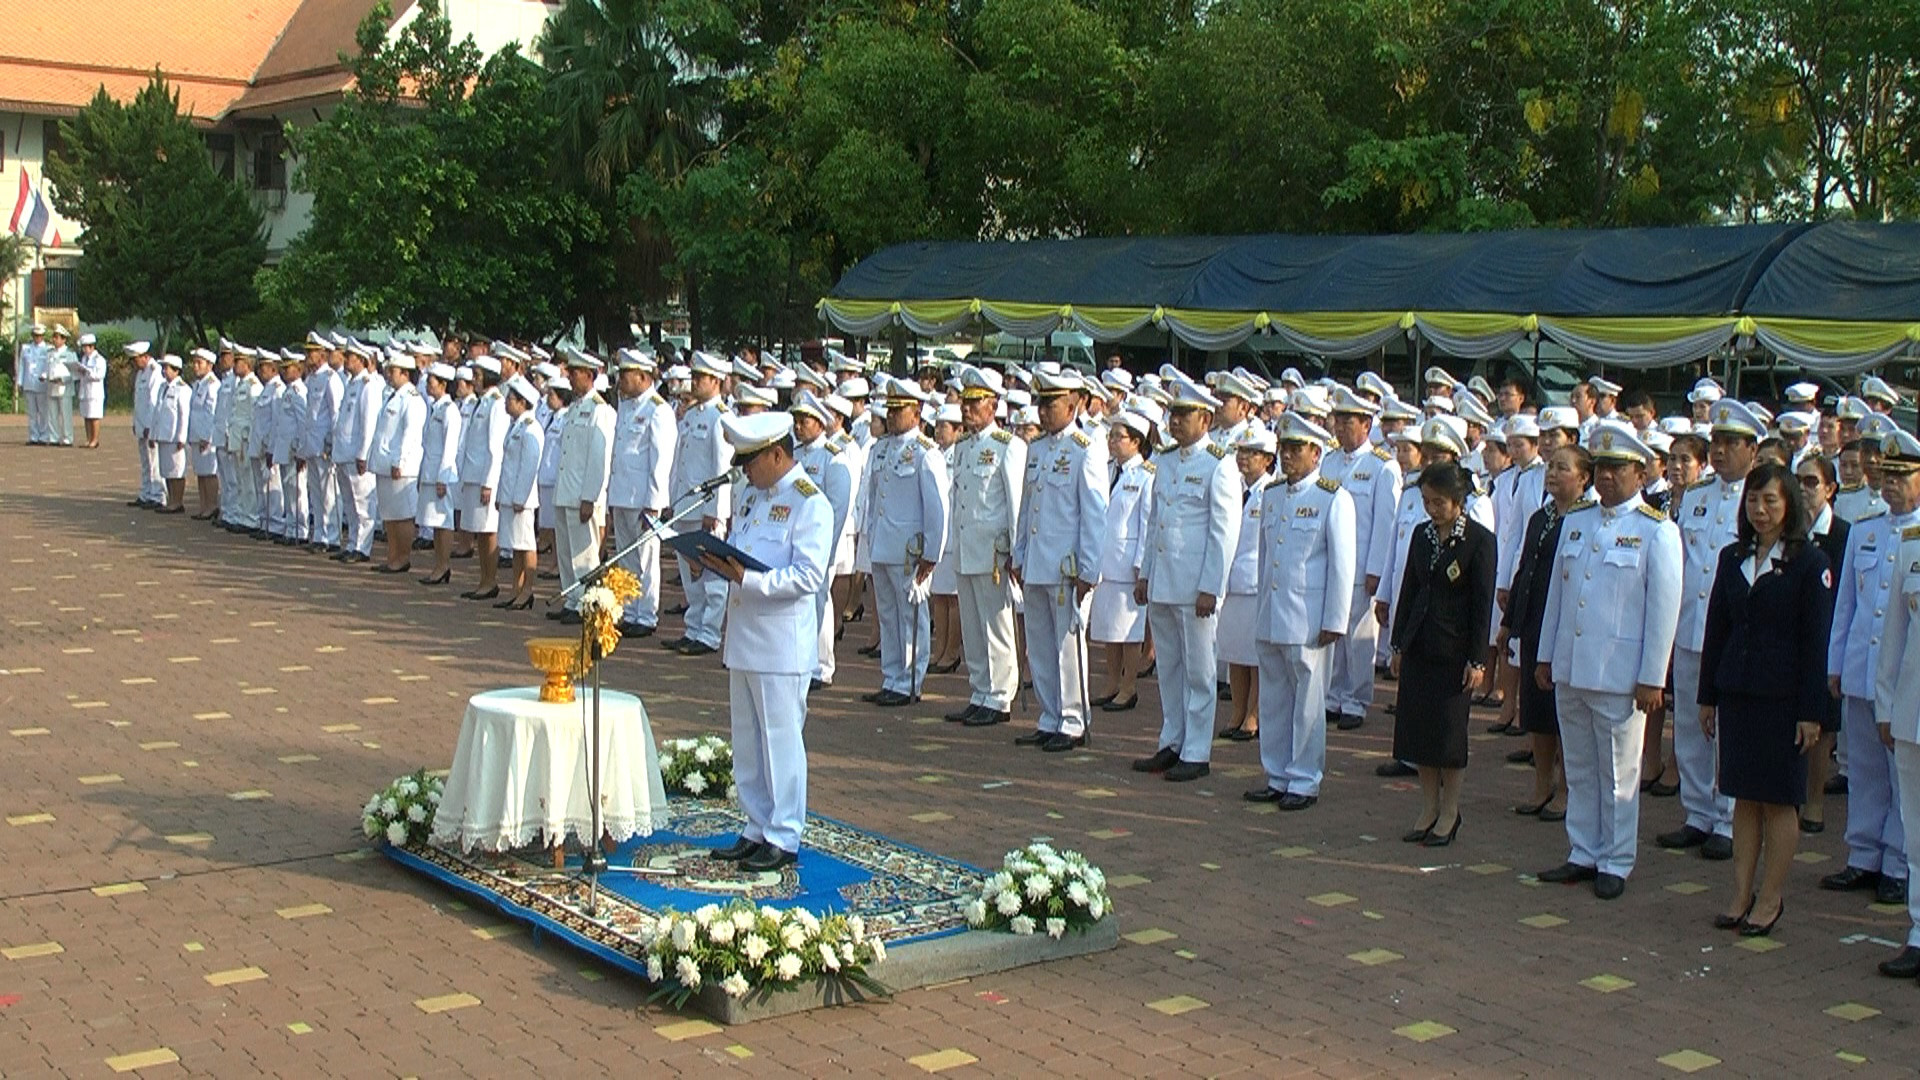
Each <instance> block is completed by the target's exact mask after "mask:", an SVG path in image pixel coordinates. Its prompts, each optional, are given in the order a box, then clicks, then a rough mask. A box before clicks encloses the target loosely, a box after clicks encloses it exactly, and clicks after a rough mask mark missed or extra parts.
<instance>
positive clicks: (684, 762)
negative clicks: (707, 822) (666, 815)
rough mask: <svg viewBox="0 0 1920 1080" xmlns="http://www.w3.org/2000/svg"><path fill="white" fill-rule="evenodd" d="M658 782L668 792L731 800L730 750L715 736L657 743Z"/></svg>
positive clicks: (733, 789) (731, 772)
mask: <svg viewBox="0 0 1920 1080" xmlns="http://www.w3.org/2000/svg"><path fill="white" fill-rule="evenodd" d="M660 780H661V783H663V784H664V785H666V789H667V791H668V792H670V793H673V794H677V795H691V796H693V797H694V798H696V799H717V798H720V797H721V796H722V794H724V795H725V797H726V798H729V799H731V798H733V797H734V795H735V794H736V793H737V792H736V789H735V788H734V786H733V748H732V747H731V746H728V745H727V740H725V739H723V738H721V737H720V736H718V735H702V736H700V737H699V738H697V739H668V740H667V741H666V742H664V743H661V744H660Z"/></svg>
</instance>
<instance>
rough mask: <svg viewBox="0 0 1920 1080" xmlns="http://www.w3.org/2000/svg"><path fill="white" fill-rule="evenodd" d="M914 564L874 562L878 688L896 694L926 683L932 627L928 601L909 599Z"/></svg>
mask: <svg viewBox="0 0 1920 1080" xmlns="http://www.w3.org/2000/svg"><path fill="white" fill-rule="evenodd" d="M913 570H914V567H913V566H910V565H908V564H905V563H875V564H873V603H874V607H875V609H876V611H875V616H876V617H877V618H878V619H879V620H880V688H881V689H882V690H892V691H893V692H895V693H897V694H908V695H912V694H918V693H919V692H920V690H921V688H922V687H924V686H926V685H927V663H928V661H929V660H931V659H932V657H931V656H930V655H929V650H928V648H927V642H928V640H929V635H931V634H932V632H933V629H932V625H931V622H930V620H929V619H928V615H927V602H926V601H924V600H923V601H921V602H920V603H918V604H915V603H910V602H909V601H908V599H907V590H908V588H909V587H910V586H911V585H912V584H913Z"/></svg>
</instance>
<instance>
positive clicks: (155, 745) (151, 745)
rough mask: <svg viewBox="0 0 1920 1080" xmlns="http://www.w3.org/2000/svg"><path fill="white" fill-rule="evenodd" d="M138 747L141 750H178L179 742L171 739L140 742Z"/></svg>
mask: <svg viewBox="0 0 1920 1080" xmlns="http://www.w3.org/2000/svg"><path fill="white" fill-rule="evenodd" d="M140 749H142V750H178V749H180V744H179V743H177V742H173V741H171V740H162V741H160V742H143V743H141V744H140Z"/></svg>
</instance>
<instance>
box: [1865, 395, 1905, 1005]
mask: <svg viewBox="0 0 1920 1080" xmlns="http://www.w3.org/2000/svg"><path fill="white" fill-rule="evenodd" d="M1880 445H1881V454H1882V457H1881V461H1880V468H1881V471H1882V473H1883V475H1884V474H1885V473H1886V472H1888V471H1892V472H1895V473H1898V474H1901V475H1903V476H1905V477H1906V478H1907V479H1906V481H1904V482H1905V483H1906V485H1907V489H1908V491H1909V492H1911V493H1913V494H1915V495H1920V480H1916V478H1915V475H1914V474H1915V473H1916V472H1920V440H1916V439H1915V438H1914V437H1913V436H1912V435H1909V434H1907V433H1906V432H1904V431H1896V432H1894V433H1893V434H1891V435H1888V436H1886V437H1885V438H1884V439H1882V440H1881V444H1880ZM1899 540H1900V547H1899V550H1898V552H1897V553H1896V555H1895V561H1894V567H1893V578H1892V580H1891V581H1890V582H1889V583H1888V588H1887V594H1886V600H1887V615H1886V625H1885V627H1884V632H1883V633H1882V634H1881V638H1880V656H1879V659H1878V660H1877V662H1876V663H1875V665H1874V684H1873V685H1874V692H1873V714H1874V720H1875V721H1877V723H1878V725H1879V729H1880V740H1881V742H1882V743H1883V744H1884V745H1887V746H1890V747H1892V748H1893V761H1894V770H1895V775H1896V777H1897V778H1898V787H1899V800H1900V818H1901V825H1902V838H1903V840H1904V841H1905V844H1906V862H1907V864H1908V865H1909V866H1911V865H1912V864H1913V863H1915V862H1916V861H1920V525H1909V526H1907V527H1906V528H1904V529H1901V530H1900V533H1899ZM1851 797H1852V796H1851V795H1849V798H1851ZM1880 974H1882V975H1885V976H1888V977H1889V978H1898V979H1910V978H1913V977H1914V976H1915V975H1920V894H1917V893H1916V892H1915V890H1913V889H1908V890H1907V943H1906V946H1905V947H1904V948H1902V949H1901V950H1900V952H1899V953H1897V954H1896V955H1894V956H1893V957H1891V958H1889V959H1887V960H1885V961H1882V962H1881V964H1880Z"/></svg>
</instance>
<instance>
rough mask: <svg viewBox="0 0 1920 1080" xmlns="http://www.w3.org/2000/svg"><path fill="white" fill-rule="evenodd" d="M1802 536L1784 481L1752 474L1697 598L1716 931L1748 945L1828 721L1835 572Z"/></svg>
mask: <svg viewBox="0 0 1920 1080" xmlns="http://www.w3.org/2000/svg"><path fill="white" fill-rule="evenodd" d="M1808 525H1809V522H1808V520H1807V507H1806V501H1805V499H1804V497H1803V496H1802V495H1801V492H1800V484H1799V482H1798V481H1797V480H1796V479H1795V477H1794V475H1793V472H1792V470H1791V469H1789V468H1787V467H1785V466H1782V465H1777V464H1773V463H1770V462H1769V463H1766V464H1762V465H1758V466H1756V467H1755V468H1754V470H1753V471H1752V472H1751V473H1749V474H1748V475H1747V482H1746V487H1745V489H1744V492H1743V494H1742V497H1741V512H1740V522H1739V533H1738V538H1737V539H1736V540H1735V541H1734V542H1733V543H1731V544H1729V545H1727V546H1726V547H1725V548H1723V549H1722V550H1721V552H1720V565H1719V568H1718V570H1717V571H1716V572H1715V574H1714V579H1713V593H1712V595H1711V596H1709V597H1708V599H1707V627H1706V642H1705V648H1703V649H1702V650H1701V654H1700V701H1699V705H1700V726H1701V728H1702V729H1703V730H1704V731H1705V732H1706V733H1707V737H1708V738H1712V737H1713V736H1714V732H1715V731H1716V730H1718V732H1719V735H1720V779H1719V787H1720V790H1721V791H1722V792H1724V793H1726V794H1727V795H1729V796H1731V797H1732V798H1733V800H1734V807H1733V880H1734V889H1733V899H1732V901H1731V904H1730V906H1729V908H1728V910H1727V911H1725V912H1723V913H1722V914H1720V915H1719V916H1717V917H1716V918H1715V919H1714V925H1716V926H1718V927H1721V928H1723V929H1736V928H1737V929H1738V930H1739V931H1740V933H1741V934H1742V935H1743V936H1747V937H1759V936H1764V935H1765V934H1767V933H1770V932H1771V931H1772V930H1773V925H1774V923H1776V922H1778V921H1780V914H1781V912H1782V911H1784V910H1785V908H1786V901H1785V897H1784V896H1783V895H1782V890H1783V889H1784V888H1785V886H1786V881H1787V871H1788V870H1789V869H1790V868H1791V867H1792V865H1793V853H1794V849H1795V848H1796V847H1797V846H1798V843H1799V838H1800V821H1799V807H1800V804H1801V803H1803V802H1805V801H1806V795H1807V762H1806V754H1807V751H1809V750H1811V749H1812V748H1813V746H1814V744H1815V743H1817V742H1818V741H1819V740H1820V724H1821V720H1822V718H1823V717H1824V716H1825V714H1826V711H1827V700H1828V698H1827V688H1826V634H1825V631H1826V628H1827V627H1828V626H1829V625H1830V624H1831V622H1832V620H1833V594H1832V590H1831V585H1832V581H1833V572H1832V570H1831V569H1830V567H1829V566H1828V563H1827V556H1826V554H1825V553H1824V552H1823V551H1821V550H1820V547H1819V545H1817V544H1814V543H1812V542H1810V541H1809V540H1808V539H1807V528H1808ZM1756 874H1758V876H1759V885H1758V889H1757V890H1756V888H1755V876H1756Z"/></svg>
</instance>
